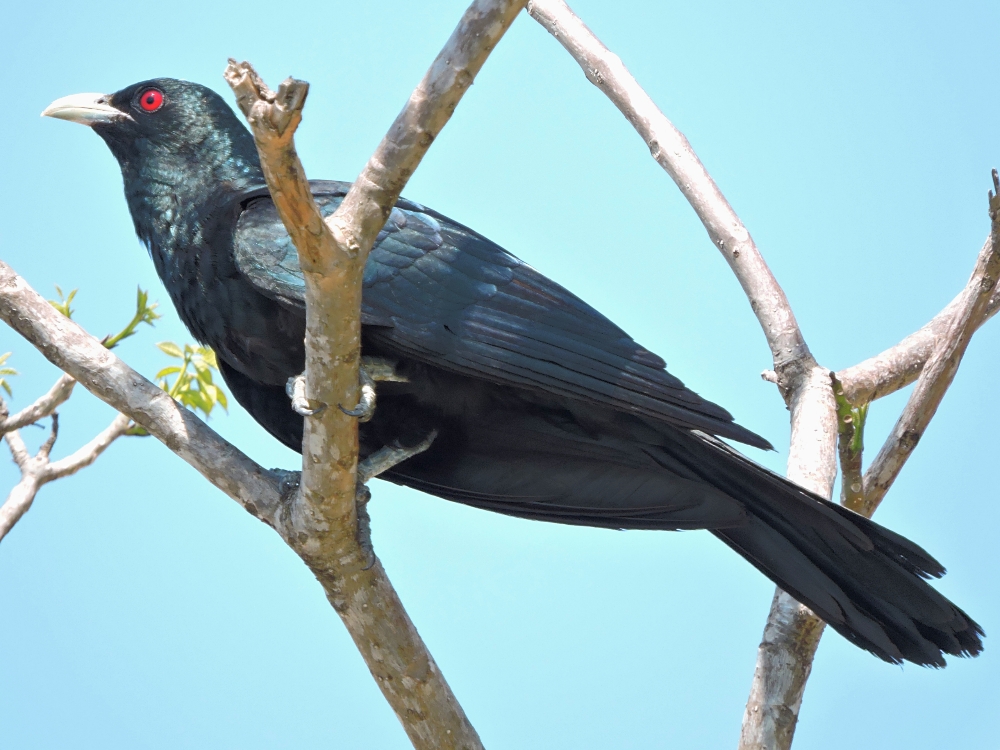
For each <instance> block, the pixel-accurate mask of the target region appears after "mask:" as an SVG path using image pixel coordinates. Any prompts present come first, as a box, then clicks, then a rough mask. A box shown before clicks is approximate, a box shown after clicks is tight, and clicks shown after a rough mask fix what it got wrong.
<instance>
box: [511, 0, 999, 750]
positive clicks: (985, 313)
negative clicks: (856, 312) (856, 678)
mask: <svg viewBox="0 0 1000 750" xmlns="http://www.w3.org/2000/svg"><path fill="white" fill-rule="evenodd" d="M528 11H529V13H531V15H532V16H533V17H534V18H535V19H536V20H537V21H538V22H539V23H541V24H542V26H544V27H545V28H546V29H547V30H548V31H549V32H550V33H552V35H553V36H555V37H556V39H558V40H559V42H560V43H561V44H562V45H563V47H565V48H566V50H567V51H568V52H569V53H570V54H571V55H572V56H573V58H574V59H575V60H576V61H577V62H578V63H579V64H580V66H581V68H583V71H584V73H585V74H586V76H587V78H588V80H590V81H591V82H592V83H593V84H594V85H595V86H597V87H598V88H600V89H601V91H603V92H604V93H605V94H606V95H607V96H608V98H610V99H611V101H612V102H613V103H614V104H615V106H616V107H618V109H619V110H620V111H621V112H622V114H624V115H625V117H626V118H627V119H628V120H629V122H630V123H632V125H633V127H634V128H635V129H636V131H637V132H638V133H639V134H640V135H641V136H642V138H643V140H644V141H645V142H646V144H647V146H648V147H649V149H650V153H651V154H652V156H653V158H654V159H655V160H656V161H657V163H659V164H660V166H662V167H663V169H664V170H665V171H666V172H667V173H668V174H669V175H670V176H671V178H672V179H673V180H674V182H675V183H676V184H677V186H678V187H679V188H680V190H681V192H682V193H683V194H684V196H685V197H686V198H687V199H688V202H689V203H690V204H691V206H692V207H693V208H694V210H695V212H696V213H697V214H698V217H699V218H700V219H701V221H702V223H703V224H704V226H705V228H706V230H707V231H708V234H709V237H710V238H711V239H712V242H713V243H714V244H715V245H716V246H717V247H718V248H719V249H720V250H721V251H722V253H723V255H724V257H725V258H726V261H727V262H728V263H729V265H730V267H731V268H732V270H733V272H734V273H735V274H736V277H737V278H738V280H739V281H740V284H741V285H742V287H743V290H744V292H745V293H746V295H747V297H748V299H749V301H750V305H751V307H752V309H753V311H754V313H755V315H756V316H757V319H758V321H759V322H760V324H761V327H762V328H763V330H764V334H765V336H766V337H767V342H768V345H769V346H770V349H771V354H772V357H773V360H774V371H773V373H768V372H765V374H764V377H765V379H766V380H770V381H771V382H774V383H776V384H777V385H778V387H779V389H780V390H781V393H782V395H783V396H784V398H785V402H786V404H788V407H789V409H790V410H791V412H792V419H791V427H792V439H791V449H790V452H789V460H788V472H787V473H788V477H789V479H792V480H793V481H795V482H797V483H798V484H800V485H802V486H804V487H807V488H808V489H811V490H813V491H814V492H816V493H817V494H819V495H822V496H824V497H827V498H829V497H830V494H831V491H832V487H833V481H834V478H835V475H836V452H835V447H834V446H835V445H836V439H837V430H838V418H837V401H836V400H835V398H834V388H833V387H831V385H832V383H836V382H837V380H838V379H839V381H840V383H841V385H839V386H838V391H839V393H838V396H839V399H840V401H841V407H842V410H841V411H842V414H841V416H842V417H847V416H850V412H851V410H852V409H855V408H857V407H864V406H865V405H866V404H867V401H868V400H869V399H870V398H874V397H877V396H880V395H885V394H886V393H889V392H891V391H892V390H895V389H898V388H901V387H903V386H904V385H906V384H907V383H910V382H913V380H914V379H916V377H917V376H918V375H919V374H920V372H921V369H923V368H924V366H925V363H926V362H927V361H928V359H929V358H931V355H932V352H933V351H934V350H935V343H936V341H937V340H939V339H940V338H941V337H942V336H943V335H945V329H948V330H949V333H948V334H947V336H948V337H949V340H953V341H957V342H958V343H957V344H956V345H955V346H953V347H952V348H950V349H949V350H948V351H947V352H942V353H941V354H940V357H941V358H942V360H941V363H940V364H936V365H935V367H936V368H937V369H938V371H937V374H931V375H929V377H930V378H932V380H928V386H927V390H928V391H929V392H928V393H927V394H926V395H924V396H922V397H921V401H920V403H919V405H918V404H914V409H919V410H920V411H921V413H922V414H923V413H924V412H926V411H927V410H928V409H929V410H930V413H929V414H926V415H924V416H921V417H920V418H916V415H915V414H911V415H910V416H907V415H904V419H905V420H906V421H905V422H903V421H901V423H900V426H898V429H900V430H902V432H901V433H900V439H899V440H897V441H896V442H895V443H894V446H893V447H892V448H891V449H887V450H888V453H887V455H886V457H885V458H884V459H882V460H881V461H877V465H878V467H880V468H879V474H878V476H881V477H882V478H883V481H884V480H886V479H888V478H889V474H891V475H892V478H894V477H895V473H898V469H899V467H901V465H902V462H901V460H905V455H908V453H907V451H906V448H905V444H906V437H905V436H906V435H907V434H910V433H913V432H914V430H917V431H919V432H922V430H923V428H924V427H926V423H927V421H929V419H930V416H932V415H933V409H934V408H936V404H937V402H939V401H940V395H942V394H943V392H944V390H945V389H947V385H948V383H950V378H951V377H952V376H953V375H954V370H953V369H952V370H951V374H950V375H949V374H948V370H949V368H951V367H952V366H956V367H957V361H958V359H960V357H961V352H962V351H964V346H965V345H967V343H968V337H969V336H971V334H972V332H973V331H974V330H975V328H976V327H977V326H978V325H980V324H981V323H982V322H983V321H984V320H985V319H987V318H988V317H989V316H990V315H992V314H993V313H994V312H995V311H996V309H997V308H1000V296H998V295H997V294H996V293H994V296H993V297H992V298H991V297H990V295H989V293H984V294H983V295H981V296H980V297H979V298H978V302H977V303H976V306H975V307H974V309H972V310H971V312H968V308H967V304H966V303H967V300H966V299H965V298H964V297H960V298H959V299H956V301H955V302H953V303H952V304H951V305H949V307H948V308H946V309H945V311H943V312H942V313H941V314H940V315H939V316H938V317H937V318H935V319H934V320H933V321H931V323H930V324H928V326H926V327H925V328H924V329H923V330H921V331H919V332H918V333H916V334H914V335H913V336H911V337H909V338H908V339H907V340H905V341H903V342H901V343H900V344H899V345H897V347H894V348H893V349H892V350H890V351H889V352H886V353H883V354H882V355H880V356H879V357H878V358H873V360H869V361H868V362H865V363H862V364H861V365H858V366H856V367H855V368H848V369H847V370H845V371H843V372H842V373H839V374H838V376H837V379H835V380H833V381H831V373H830V372H829V371H828V370H826V369H825V368H822V367H821V366H819V365H818V364H817V363H816V362H815V360H814V359H813V357H812V356H811V354H810V353H809V350H808V348H807V346H806V344H805V340H804V337H803V335H802V333H801V331H800V329H799V327H798V324H797V323H796V321H795V316H794V314H793V312H792V310H791V307H790V305H789V303H788V300H787V298H786V296H785V294H784V292H783V291H782V290H781V287H780V286H779V285H778V283H777V281H776V280H775V279H774V276H773V275H772V274H771V272H770V270H769V269H768V267H767V265H766V263H765V262H764V260H763V258H762V257H761V255H760V253H759V251H758V250H757V248H756V246H755V245H754V243H753V240H752V238H751V237H750V234H749V232H748V231H747V230H746V228H745V227H744V225H743V223H742V222H741V221H740V220H739V218H738V217H737V216H736V214H735V212H734V211H733V209H732V207H731V206H730V205H729V203H728V202H727V201H726V199H725V197H724V196H723V195H722V193H721V191H720V190H719V188H718V186H717V185H716V184H715V182H714V181H713V180H712V178H711V177H710V176H709V174H708V173H707V171H706V170H705V167H704V165H703V164H702V163H701V161H700V160H699V159H698V157H697V155H696V154H695V153H694V150H693V149H692V148H691V145H690V143H689V142H688V141H687V139H686V138H685V137H684V136H683V134H681V133H680V132H679V131H678V130H677V129H676V128H675V127H674V126H673V124H672V123H671V122H670V121H669V120H668V119H667V118H666V117H665V116H664V115H663V113H662V112H660V110H659V109H658V108H657V107H656V105H655V104H654V103H653V101H652V100H651V99H650V98H649V96H648V95H647V94H646V93H645V92H644V91H643V90H642V89H641V88H640V86H639V85H638V84H637V83H636V81H635V79H634V78H633V77H632V75H631V74H630V73H629V72H628V70H627V69H626V68H625V66H624V65H623V64H622V62H621V60H620V59H619V58H618V57H617V56H616V55H614V54H613V53H611V52H610V51H609V50H608V49H607V48H606V47H605V46H604V45H603V44H602V43H601V42H600V40H598V39H597V37H596V36H594V34H593V33H592V32H591V31H590V29H588V28H587V27H586V26H585V25H584V24H583V22H582V21H581V20H580V19H579V18H577V16H576V15H575V14H574V13H573V11H572V10H570V8H569V7H568V6H567V5H566V3H565V2H564V0H531V2H530V3H529V4H528ZM990 290H991V291H992V287H990ZM959 309H961V310H966V311H967V314H963V318H962V319H963V321H964V323H963V324H962V326H963V327H962V330H963V331H964V333H963V334H962V335H961V337H960V338H959V339H955V338H954V336H955V333H954V331H953V330H952V328H950V326H951V323H952V320H953V319H954V318H955V314H956V311H957V310H959ZM962 341H964V344H963V343H961V342H962ZM928 367H930V365H928ZM931 382H933V383H935V384H936V385H933V386H932V385H930V383H931ZM859 416H860V415H859ZM854 418H855V417H853V416H851V419H852V420H853V419H854ZM841 426H847V423H846V422H844V421H843V420H842V421H841ZM907 431H909V432H907ZM845 438H846V442H845V447H846V448H848V449H850V448H851V443H852V442H853V440H852V438H853V435H847V434H846V433H845ZM856 447H857V446H856ZM858 448H859V447H858ZM845 455H847V457H848V458H849V462H848V465H847V468H848V469H849V470H850V471H849V473H850V477H849V479H850V482H851V484H850V486H849V487H848V490H849V495H848V497H847V499H848V500H849V502H851V503H852V504H853V505H860V504H861V501H860V497H859V496H860V494H861V491H863V488H862V486H861V485H862V484H864V485H865V486H867V482H861V477H860V449H859V450H858V452H857V453H856V454H854V453H852V452H851V451H848V452H847V453H846V454H845ZM883 466H884V467H885V468H881V467H883ZM887 472H888V473H887ZM893 472H895V473H893ZM873 476H874V475H873ZM872 481H873V491H875V492H876V493H877V492H878V491H880V490H878V489H877V484H875V480H874V479H872ZM889 483H891V480H890V482H889ZM886 489H887V485H886ZM883 494H884V492H883ZM823 627H824V625H823V623H822V622H821V621H820V620H819V619H818V618H816V617H815V615H813V614H812V612H811V611H810V610H809V609H808V608H806V607H803V606H802V605H801V604H799V603H798V602H796V601H795V600H794V599H792V598H791V597H790V596H789V595H788V594H786V593H784V592H782V591H780V590H778V591H777V592H776V593H775V597H774V601H773V602H772V606H771V611H770V614H769V616H768V621H767V625H766V627H765V631H764V637H763V640H762V642H761V646H760V649H759V651H758V658H757V666H756V670H755V673H754V680H753V685H752V689H751V694H750V699H749V701H748V703H747V708H746V713H745V715H744V723H743V731H742V734H741V739H740V748H741V750H750V748H768V750H777V749H781V748H788V747H790V745H791V741H792V737H793V734H794V730H795V723H796V721H797V717H798V711H799V707H800V705H801V702H802V695H803V691H804V689H805V685H806V682H807V680H808V677H809V673H810V670H811V668H812V659H813V655H814V654H815V651H816V648H817V646H818V644H819V640H820V637H821V635H822V632H823Z"/></svg>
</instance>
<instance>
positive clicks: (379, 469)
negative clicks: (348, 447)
mask: <svg viewBox="0 0 1000 750" xmlns="http://www.w3.org/2000/svg"><path fill="white" fill-rule="evenodd" d="M437 436H438V431H437V430H431V432H430V434H429V435H428V436H427V437H426V438H424V439H423V440H422V441H421V442H419V443H417V444H416V445H414V446H411V447H409V448H403V447H401V446H399V445H386V446H383V447H382V448H379V449H378V450H377V451H375V452H374V453H372V454H371V455H370V456H368V458H366V459H365V460H364V461H359V462H358V483H359V484H361V485H365V484H368V482H369V481H370V480H372V479H374V478H375V477H377V476H378V475H379V474H384V473H385V472H387V471H388V470H389V469H391V468H392V467H393V466H396V465H397V464H400V463H402V462H403V461H405V460H406V459H408V458H413V456H416V455H417V454H418V453H423V452H424V451H425V450H427V449H428V448H430V447H431V443H433V442H434V438H436V437H437Z"/></svg>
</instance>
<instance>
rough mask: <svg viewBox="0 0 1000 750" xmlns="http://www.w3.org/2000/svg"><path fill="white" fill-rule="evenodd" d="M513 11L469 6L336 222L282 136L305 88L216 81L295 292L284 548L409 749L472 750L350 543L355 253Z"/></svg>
mask: <svg viewBox="0 0 1000 750" xmlns="http://www.w3.org/2000/svg"><path fill="white" fill-rule="evenodd" d="M523 6H524V1H523V0H476V2H473V3H472V5H471V6H470V7H469V8H468V10H467V11H466V13H465V15H464V16H463V17H462V19H461V21H460V22H459V25H458V27H457V28H456V29H455V31H454V33H453V34H452V35H451V38H450V39H449V40H448V42H447V43H446V44H445V46H444V48H443V49H442V50H441V52H440V54H439V55H438V56H437V58H436V59H435V60H434V62H433V63H432V65H431V67H430V69H429V70H428V71H427V73H426V75H425V76H424V78H423V80H421V82H420V83H419V84H418V86H417V88H416V89H415V90H414V92H413V93H412V94H411V96H410V99H409V101H408V102H407V104H406V106H405V107H404V108H403V111H402V112H401V113H400V114H399V116H398V117H397V118H396V120H395V122H394V123H393V124H392V127H391V128H390V129H389V131H388V133H387V134H386V136H385V138H383V140H382V142H381V144H379V146H378V148H377V149H376V151H375V153H374V154H373V155H372V157H371V158H370V159H369V161H368V163H367V165H366V166H365V168H364V170H363V171H362V173H361V175H360V176H359V177H358V179H357V180H356V181H355V182H354V184H353V186H352V187H351V189H350V191H349V192H348V194H347V196H346V197H345V198H344V200H343V202H342V203H341V205H340V207H339V208H338V209H337V211H336V213H335V214H334V215H333V216H331V217H330V218H329V219H327V220H325V221H324V220H323V218H322V215H321V214H320V211H319V209H318V208H317V206H316V205H315V202H314V201H313V200H312V195H311V191H310V188H309V184H308V182H307V181H306V176H305V170H304V169H303V167H302V164H301V162H300V161H299V158H298V155H297V154H296V152H295V146H294V142H293V137H294V133H295V130H296V128H297V126H298V124H299V122H300V121H301V119H302V114H301V110H302V107H303V105H304V104H305V100H306V96H307V93H308V84H306V83H305V82H303V81H296V80H294V79H288V80H286V81H285V82H283V83H282V84H281V86H280V87H279V89H278V91H277V92H276V93H274V92H271V91H270V89H268V87H267V86H266V85H265V84H264V82H263V81H262V80H261V79H260V77H259V76H258V75H257V74H256V72H255V71H254V70H253V68H252V67H251V66H250V65H249V64H248V63H242V64H238V63H236V62H235V61H230V64H229V67H228V68H227V70H226V80H227V81H228V82H229V84H230V86H231V87H232V88H233V91H234V92H235V94H236V97H237V103H238V105H239V107H240V109H241V110H242V111H243V113H244V114H245V115H246V117H247V120H248V121H249V123H250V127H251V130H252V131H253V134H254V139H255V141H256V144H257V149H258V152H259V154H260V158H261V163H262V165H263V169H264V176H265V179H266V180H267V184H268V187H269V189H270V191H271V195H272V197H273V199H274V203H275V206H276V208H277V210H278V213H279V215H280V216H281V218H282V221H283V223H284V225H285V228H286V229H287V231H288V233H289V235H290V236H291V238H292V241H293V242H294V243H295V246H296V248H297V250H298V253H299V263H300V265H301V267H302V270H303V275H304V277H305V286H306V368H305V374H306V397H307V399H308V401H309V402H310V403H311V404H313V405H314V407H313V408H317V409H319V411H317V412H316V414H315V415H313V416H310V417H308V418H306V420H305V430H304V435H303V450H302V457H303V471H302V484H301V491H300V492H298V493H296V494H295V497H294V499H293V500H292V507H291V509H290V519H289V520H290V524H291V526H292V527H293V528H294V530H295V533H294V534H293V535H292V538H293V539H294V540H295V541H294V544H293V546H295V548H296V550H297V551H298V552H299V554H300V555H301V556H302V558H303V559H304V560H305V561H306V562H307V564H309V566H310V568H311V569H312V570H313V572H314V573H315V574H316V576H317V578H318V579H319V580H320V582H321V583H322V584H323V586H324V588H325V589H326V592H327V597H328V598H329V599H330V601H331V603H332V604H333V606H334V607H335V608H336V609H337V612H338V613H339V614H340V616H341V618H342V620H343V621H344V624H345V625H346V626H347V629H348V631H349V632H350V633H351V637H352V638H353V639H354V642H355V644H356V645H357V647H358V649H359V650H360V651H361V653H362V655H363V656H364V658H365V661H366V663H367V664H368V667H369V669H370V670H371V672H372V675H373V676H374V677H375V678H376V682H377V683H378V685H379V687H380V688H381V690H382V693H383V695H385V697H386V700H388V701H389V703H390V705H391V706H392V708H393V710H394V711H395V712H396V715H397V716H398V717H399V720H400V721H401V722H402V724H403V726H404V728H405V729H406V732H407V734H408V735H409V737H410V740H411V741H412V742H413V744H414V745H415V746H416V747H419V748H451V747H469V748H478V747H481V743H480V741H479V737H478V735H477V734H476V732H475V730H474V729H473V727H472V725H471V724H470V722H469V720H468V719H467V718H466V716H465V713H464V712H463V711H462V708H461V706H460V705H459V703H458V701H457V700H456V698H455V696H454V695H453V694H452V692H451V689H450V688H449V687H448V684H447V682H446V681H445V679H444V677H443V676H442V675H441V673H440V671H439V670H438V668H437V665H436V664H435V663H434V660H433V658H432V657H431V655H430V653H429V651H428V650H427V648H426V646H425V645H424V643H423V641H422V640H421V639H420V637H419V635H418V634H417V632H416V629H415V628H414V626H413V624H412V623H411V622H410V619H409V617H408V615H407V614H406V611H405V610H404V609H403V606H402V604H401V602H400V601H399V598H398V596H397V595H396V592H395V591H394V590H393V588H392V585H391V583H390V582H389V580H388V577H387V576H386V574H385V571H384V570H383V569H382V566H381V563H380V562H379V561H378V560H377V558H373V554H372V552H371V549H370V544H369V543H367V540H365V539H363V538H360V537H363V536H364V529H363V528H361V527H360V526H359V520H358V507H357V504H358V501H357V457H358V435H357V420H356V419H355V418H354V417H351V416H349V415H346V414H345V413H344V411H343V409H342V408H323V407H334V406H337V407H343V406H352V405H353V404H355V403H357V401H358V363H359V359H360V355H361V322H360V311H361V280H362V275H363V273H364V267H365V261H366V260H367V257H368V252H369V251H370V250H371V247H372V245H373V244H374V242H375V239H376V237H377V235H378V232H379V231H380V230H381V229H382V227H383V225H384V224H385V221H386V219H387V218H388V216H389V213H390V211H391V210H392V208H393V206H394V205H395V203H396V201H397V199H398V198H399V195H400V192H401V191H402V189H403V187H404V185H405V184H406V182H407V180H408V179H409V177H410V175H411V174H412V173H413V171H414V170H415V169H416V167H417V166H418V165H419V163H420V161H421V159H422V158H423V156H424V154H425V153H426V152H427V149H428V148H429V147H430V144H431V143H432V142H433V140H434V138H436V137H437V134H438V133H439V132H440V131H441V129H442V128H443V127H444V125H445V123H447V121H448V120H449V118H450V117H451V115H452V113H453V112H454V109H455V106H456V105H457V104H458V102H459V100H460V99H461V97H462V95H463V94H464V93H465V91H466V90H467V89H468V87H469V86H470V85H471V84H472V81H473V78H474V77H475V75H476V74H477V73H478V72H479V70H480V68H481V67H482V65H483V63H484V62H485V61H486V58H487V56H488V55H489V53H490V52H491V51H492V50H493V48H494V46H495V45H496V43H497V42H498V41H499V40H500V38H501V37H502V36H503V34H504V32H505V31H506V30H507V28H508V27H509V26H510V24H511V23H512V22H513V20H514V18H515V17H516V16H517V14H518V12H519V11H520V10H521V8H522V7H523Z"/></svg>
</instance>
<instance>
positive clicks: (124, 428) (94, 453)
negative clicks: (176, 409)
mask: <svg viewBox="0 0 1000 750" xmlns="http://www.w3.org/2000/svg"><path fill="white" fill-rule="evenodd" d="M131 424H132V420H131V419H130V418H129V417H128V416H126V415H124V414H118V415H117V416H116V417H115V418H114V419H113V420H111V424H109V425H108V426H107V427H105V428H104V429H103V430H101V432H99V433H98V434H97V435H96V436H94V439H93V440H91V441H90V442H89V443H87V444H86V445H84V446H81V447H80V448H78V449H77V450H75V451H74V452H73V453H71V454H70V455H68V456H66V457H65V458H60V459H59V460H58V461H53V462H52V463H51V464H49V467H48V470H47V472H46V473H47V479H46V481H49V482H51V481H53V480H55V479H62V478H63V477H68V476H69V475H70V474H75V473H76V472H78V471H79V470H80V469H82V468H84V467H86V466H90V465H91V464H92V463H94V461H96V460H97V458H98V456H100V455H101V454H102V453H104V451H105V450H107V448H108V446H109V445H111V444H112V443H113V442H114V441H115V440H117V439H118V438H120V437H121V436H122V435H124V434H125V433H126V432H128V429H129V425H131Z"/></svg>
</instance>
